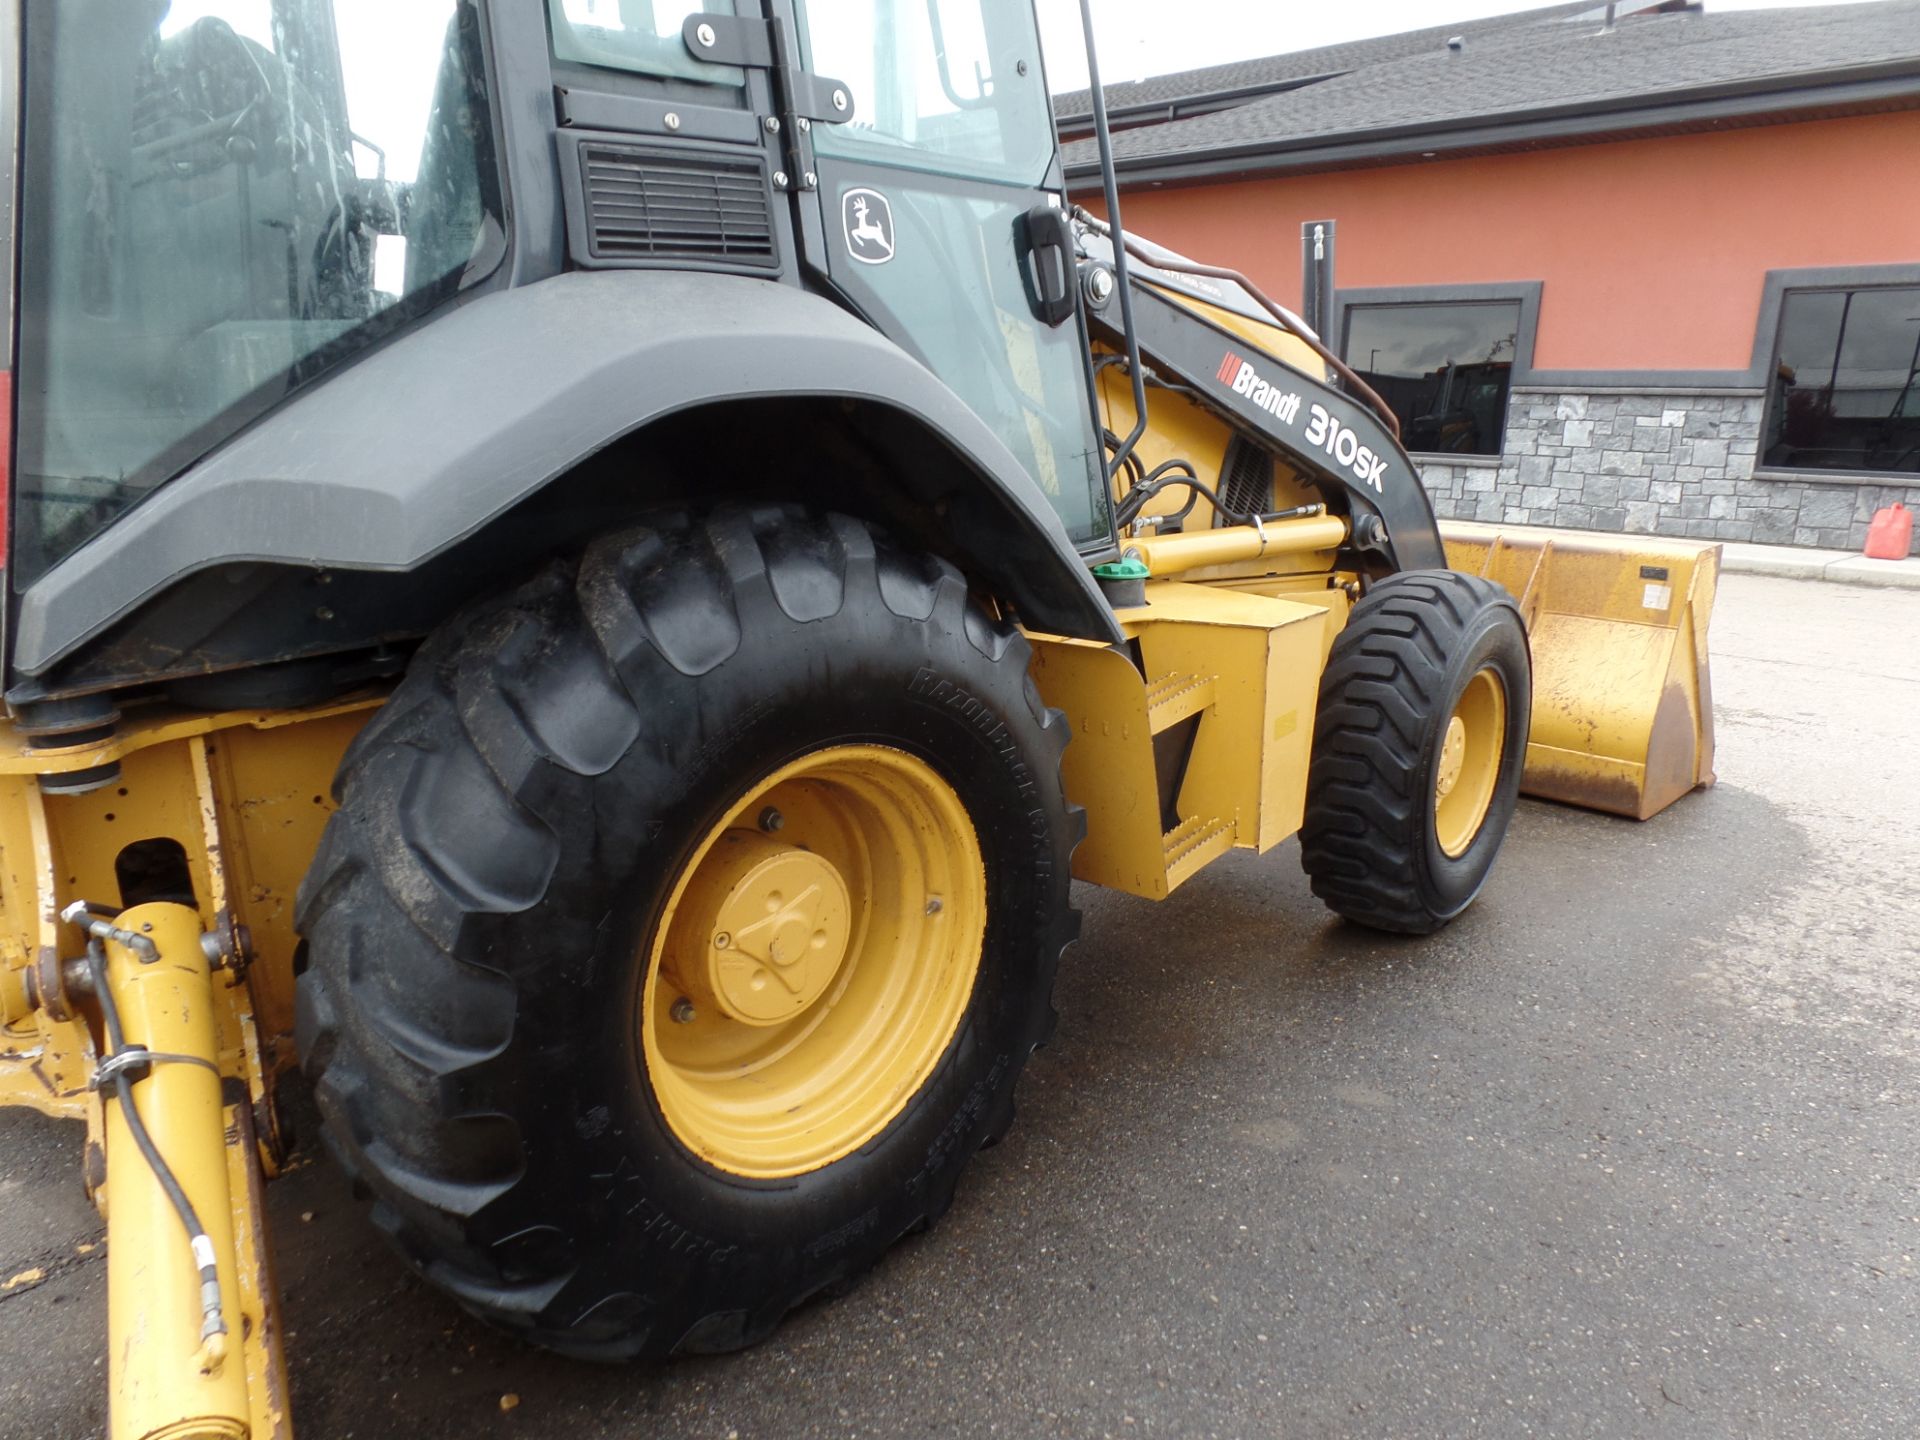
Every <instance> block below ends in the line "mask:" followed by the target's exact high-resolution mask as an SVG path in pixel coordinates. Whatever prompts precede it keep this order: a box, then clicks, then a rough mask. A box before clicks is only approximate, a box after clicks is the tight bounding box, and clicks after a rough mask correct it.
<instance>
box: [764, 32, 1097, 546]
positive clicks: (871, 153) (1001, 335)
mask: <svg viewBox="0 0 1920 1440" xmlns="http://www.w3.org/2000/svg"><path fill="white" fill-rule="evenodd" d="M771 5H772V8H773V9H774V11H775V12H776V14H777V15H778V14H779V13H780V12H782V11H786V12H787V14H786V15H785V16H783V17H782V18H783V19H786V20H787V21H788V23H789V24H790V25H791V26H792V27H793V33H794V34H795V35H796V37H797V43H798V49H799V54H798V56H797V57H796V58H797V61H798V64H799V66H800V67H801V69H802V70H803V71H804V72H805V73H807V74H809V75H811V76H814V77H831V80H830V81H828V80H825V79H822V80H820V81H818V82H817V84H818V85H820V86H824V87H825V88H826V91H827V93H828V95H829V97H830V100H829V104H828V106H827V107H825V109H826V113H827V115H828V116H829V117H831V118H825V119H822V120H819V121H815V122H814V123H812V124H811V125H810V126H809V127H808V134H809V136H810V138H811V147H810V155H809V157H808V158H809V159H810V161H811V169H810V170H809V171H808V172H807V173H805V174H801V175H797V176H795V177H793V178H794V181H795V193H796V197H797V203H798V205H799V207H800V209H801V212H802V213H801V226H800V232H801V239H800V249H801V255H802V261H803V264H805V265H806V266H807V267H808V269H809V270H810V271H811V272H812V273H813V274H814V276H815V277H816V278H817V279H819V280H824V281H825V282H826V283H827V284H828V285H829V286H830V287H831V288H832V289H833V290H835V291H837V292H838V293H839V294H840V295H841V296H842V297H844V298H845V299H846V300H848V301H849V302H850V303H851V304H852V305H854V306H855V307H856V308H857V309H858V310H860V311H861V312H862V313H863V314H864V315H865V316H866V317H867V319H868V320H869V321H870V322H871V323H872V324H874V325H875V326H876V327H877V328H878V329H880V330H881V331H883V332H884V333H885V334H887V335H888V336H889V337H891V338H892V339H893V340H895V341H896V342H898V343H899V344H900V345H901V346H902V347H903V348H905V349H906V350H907V351H908V352H909V353H911V354H913V355H915V356H917V357H918V358H919V359H920V360H921V361H922V362H924V363H925V364H926V365H927V367H928V368H929V369H931V370H932V371H933V372H934V373H935V374H937V375H938V376H940V378H941V379H942V380H944V381H946V383H947V384H948V385H949V386H951V387H952V388H953V389H954V391H956V392H957V393H958V394H959V395H960V397H961V398H962V399H963V400H965V401H966V402H967V404H968V405H969V406H971V407H972V408H973V410H974V411H975V413H977V414H978V415H979V416H980V417H981V418H982V419H983V420H984V421H986V423H987V424H988V425H989V426H991V427H992V428H993V429H994V431H995V432H996V433H997V434H999V436H1000V438H1001V439H1002V440H1003V441H1004V442H1005V443H1006V445H1007V447H1008V448H1009V449H1010V450H1012V451H1013V453H1014V455H1015V456H1016V457H1018V458H1019V460H1020V461H1021V463H1022V464H1024V465H1025V466H1026V468H1027V470H1028V471H1029V472H1030V473H1031V474H1032V476H1033V478H1034V479H1035V481H1036V482H1037V483H1038V484H1039V486H1040V488H1041V489H1042V490H1043V491H1044V492H1045V493H1046V495H1047V497H1048V498H1049V499H1050V500H1051V501H1052V503H1053V505H1054V508H1055V509H1056V510H1057V511H1058V513H1059V515H1060V518H1061V520H1062V522H1063V523H1064V524H1065V526H1066V529H1067V532H1068V534H1069V535H1071V536H1072V538H1073V539H1074V541H1075V542H1076V543H1077V544H1079V545H1081V546H1082V547H1083V548H1088V549H1092V548H1099V547H1104V546H1106V545H1108V544H1110V543H1111V540H1112V536H1113V530H1112V519H1111V513H1110V506H1109V502H1108V498H1107V491H1106V483H1105V475H1104V464H1103V461H1104V455H1105V452H1104V448H1103V446H1102V445H1101V443H1100V436H1099V431H1098V429H1097V427H1096V425H1095V423H1094V411H1093V406H1092V393H1091V380H1090V370H1089V366H1088V358H1087V354H1088V351H1087V337H1086V332H1085V329H1084V321H1083V319H1082V317H1081V315H1080V312H1079V307H1078V306H1077V305H1076V306H1073V307H1072V309H1071V312H1070V313H1065V314H1060V313H1059V312H1056V321H1057V323H1049V321H1048V320H1047V319H1046V318H1043V316H1042V314H1041V313H1040V312H1041V310H1042V309H1043V308H1044V307H1043V306H1042V305H1041V304H1040V303H1039V301H1038V297H1037V296H1036V295H1035V293H1034V290H1035V282H1034V279H1033V271H1032V269H1031V268H1030V265H1029V246H1028V239H1027V236H1028V233H1029V231H1028V227H1027V224H1026V218H1025V217H1026V216H1027V214H1028V212H1029V211H1031V210H1033V209H1035V208H1036V207H1053V208H1055V209H1057V208H1059V207H1060V206H1061V205H1063V204H1064V200H1063V198H1062V195H1061V189H1062V186H1061V182H1060V171H1059V166H1058V163H1057V159H1056V148H1055V143H1054V130H1053V116H1052V110H1051V106H1050V102H1049V99H1048V93H1047V84H1046V73H1045V69H1044V67H1043V65H1042V63H1041V56H1040V41H1039V35H1038V32H1037V29H1036V26H1035V23H1034V16H1033V10H1032V8H1031V5H1030V3H1029V0H811V3H805V0H803V3H799V4H797V5H793V4H792V0H771ZM796 12H797V13H796ZM841 93H844V98H845V100H846V103H847V113H848V114H849V115H850V117H851V118H849V119H846V120H840V119H838V118H837V116H833V115H832V112H833V111H834V110H835V109H836V108H837V105H838V100H839V98H840V95H841ZM1059 258H1060V257H1055V260H1056V262H1058V261H1059ZM1062 269H1063V271H1064V276H1065V278H1066V281H1067V284H1068V288H1069V293H1070V291H1071V286H1072V278H1073V272H1072V266H1071V257H1070V256H1069V257H1065V264H1064V265H1063V266H1062ZM1056 273H1059V272H1056Z"/></svg>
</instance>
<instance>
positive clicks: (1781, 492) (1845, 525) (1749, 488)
mask: <svg viewBox="0 0 1920 1440" xmlns="http://www.w3.org/2000/svg"><path fill="white" fill-rule="evenodd" d="M1765 403H1766V402H1765V400H1764V399H1763V398H1762V397H1761V396H1758V395H1751V394H1739V393H1725V392H1722V393H1718V394H1715V393H1706V394H1684V395H1683V394H1671V393H1669V394H1630V393H1606V394H1578V393H1570V392H1562V391H1545V390H1537V389H1520V388H1516V389H1515V390H1514V392H1513V393H1512V395H1511V396H1510V397H1509V398H1508V402H1507V434H1506V450H1505V453H1504V454H1502V455H1501V456H1499V457H1498V459H1497V461H1496V459H1495V458H1494V457H1493V456H1487V457H1485V458H1484V459H1481V460H1479V461H1478V462H1476V463H1449V462H1448V461H1447V460H1446V459H1444V458H1432V459H1423V460H1422V461H1421V473H1422V477H1423V478H1424V479H1425V481H1426V485H1427V490H1428V492H1429V493H1430V494H1431V495H1432V496H1433V505H1434V510H1435V511H1436V512H1437V513H1438V514H1439V516H1440V517H1441V518H1442V519H1443V520H1444V519H1454V520H1484V521H1492V522H1496V523H1505V524H1509V525H1563V526H1567V527H1569V528H1573V529H1579V530H1609V531H1614V532H1625V533H1627V534H1636V535H1676V536H1682V537H1685V538H1689V539H1696V540H1753V541H1761V542H1770V543H1773V544H1778V545H1815V546H1820V547H1823V548H1826V549H1833V550H1858V549H1860V548H1861V547H1862V546H1863V545H1865V544H1866V538H1867V522H1868V521H1869V520H1871V519H1872V518H1873V512H1874V511H1875V510H1876V509H1878V508H1879V507H1881V506H1883V505H1890V504H1892V503H1893V502H1894V501H1896V500H1899V501H1903V502H1904V503H1905V504H1906V505H1907V506H1908V508H1910V509H1911V508H1915V507H1917V506H1920V475H1916V476H1915V477H1914V478H1913V480H1912V481H1911V482H1909V483H1906V484H1901V483H1897V482H1896V483H1894V484H1885V483H1881V484H1871V483H1870V484H1859V485H1856V484H1850V483H1842V484H1820V483H1817V482H1812V481H1804V480H1769V479H1755V478H1754V473H1753V472H1754V457H1755V454H1756V452H1757V451H1758V449H1759V444H1760V425H1761V411H1762V409H1763V408H1764V406H1765ZM1914 553H1916V554H1920V525H1916V526H1915V530H1914Z"/></svg>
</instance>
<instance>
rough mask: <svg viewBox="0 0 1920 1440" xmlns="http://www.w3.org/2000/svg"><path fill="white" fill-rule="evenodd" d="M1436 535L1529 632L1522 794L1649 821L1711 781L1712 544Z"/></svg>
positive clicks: (1716, 550) (1461, 529)
mask: <svg viewBox="0 0 1920 1440" xmlns="http://www.w3.org/2000/svg"><path fill="white" fill-rule="evenodd" d="M1441 532H1442V535H1443V537H1444V538H1445V540H1446V546H1447V563H1448V564H1449V565H1450V566H1452V568H1454V569H1455V570H1463V571H1466V572H1467V573H1469V574H1473V575H1483V576H1485V577H1487V578H1488V579H1490V580H1497V581H1499V582H1500V583H1501V584H1502V585H1504V586H1506V588H1507V589H1508V590H1509V591H1511V592H1512V593H1513V596H1514V598H1515V599H1516V600H1518V601H1519V602H1520V613H1521V614H1522V615H1523V616H1524V617H1525V619H1526V622H1527V632H1528V635H1529V637H1530V639H1531V641H1532V645H1533V730H1532V733H1531V734H1530V735H1529V737H1528V742H1527V763H1526V770H1525V773H1524V774H1523V776H1522V779H1521V782H1520V788H1521V789H1522V790H1524V791H1525V792H1526V793H1527V794H1529V795H1538V796H1540V797H1542V798H1543V799H1548V800H1559V801H1563V802H1565V803H1566V804H1569V805H1580V806H1584V807H1585V808H1587V809H1590V810H1605V811H1609V812H1611V813H1613V814H1615V815H1630V816H1632V817H1633V818H1634V819H1637V820H1645V819H1648V818H1650V817H1651V816H1654V815H1657V814H1659V813H1660V811H1662V810H1664V809H1666V807H1667V806H1669V805H1671V804H1672V803H1673V802H1674V801H1676V800H1678V799H1679V798H1680V797H1681V796H1682V795H1685V794H1686V793H1687V792H1688V791H1689V790H1692V789H1694V788H1696V787H1698V786H1705V785H1711V784H1712V783H1713V779H1714V775H1713V692H1712V688H1711V686H1710V685H1709V683H1708V679H1707V622H1708V620H1709V619H1710V618H1711V617H1712V614H1713V594H1714V587H1715V583H1716V581H1717V580H1718V577H1719V573H1720V547H1719V546H1718V545H1710V544H1698V543H1694V542H1690V541H1685V540H1667V539H1655V538H1653V537H1651V536H1616V535H1577V536H1570V535H1567V534H1565V533H1564V532H1559V533H1553V534H1547V533H1543V532H1541V531H1538V530H1527V529H1508V528H1503V527H1500V526H1493V525H1470V524H1458V523H1451V522H1449V523H1446V524H1443V525H1442V526H1441Z"/></svg>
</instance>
